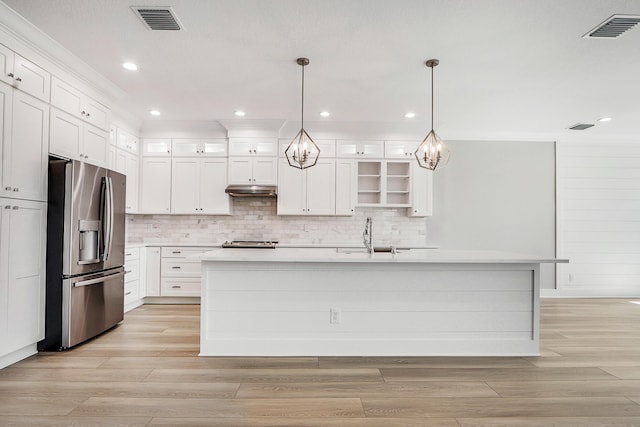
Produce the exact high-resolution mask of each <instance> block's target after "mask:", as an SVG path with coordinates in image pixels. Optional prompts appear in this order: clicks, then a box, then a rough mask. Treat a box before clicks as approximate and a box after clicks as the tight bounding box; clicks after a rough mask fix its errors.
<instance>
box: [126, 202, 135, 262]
mask: <svg viewBox="0 0 640 427" xmlns="http://www.w3.org/2000/svg"><path fill="white" fill-rule="evenodd" d="M127 207H129V206H127ZM131 255H133V254H132V253H131V252H129V253H128V254H125V256H131Z"/></svg>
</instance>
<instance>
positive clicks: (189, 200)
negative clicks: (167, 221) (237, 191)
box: [171, 151, 229, 215]
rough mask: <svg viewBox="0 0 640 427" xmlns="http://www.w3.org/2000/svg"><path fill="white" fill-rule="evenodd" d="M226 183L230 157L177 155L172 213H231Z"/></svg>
mask: <svg viewBox="0 0 640 427" xmlns="http://www.w3.org/2000/svg"><path fill="white" fill-rule="evenodd" d="M174 153H175V151H174ZM226 185H227V159H226V158H216V157H204V158H193V157H179V158H174V159H173V160H172V170H171V213H179V214H209V215H214V214H218V215H228V214H229V196H228V195H227V194H226V193H225V192H224V189H225V187H226Z"/></svg>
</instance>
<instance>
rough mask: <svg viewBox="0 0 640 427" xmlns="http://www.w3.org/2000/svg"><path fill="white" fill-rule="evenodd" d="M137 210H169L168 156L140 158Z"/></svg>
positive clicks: (146, 211)
mask: <svg viewBox="0 0 640 427" xmlns="http://www.w3.org/2000/svg"><path fill="white" fill-rule="evenodd" d="M139 212H140V213H158V214H168V213H170V212H171V159H170V158H162V157H143V158H142V174H141V177H140V206H139Z"/></svg>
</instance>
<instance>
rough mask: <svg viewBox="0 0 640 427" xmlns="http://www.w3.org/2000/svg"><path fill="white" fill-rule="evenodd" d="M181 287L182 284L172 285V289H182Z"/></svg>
mask: <svg viewBox="0 0 640 427" xmlns="http://www.w3.org/2000/svg"><path fill="white" fill-rule="evenodd" d="M181 287H182V286H180V285H173V286H172V287H171V289H180V288H181Z"/></svg>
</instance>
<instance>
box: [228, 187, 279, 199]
mask: <svg viewBox="0 0 640 427" xmlns="http://www.w3.org/2000/svg"><path fill="white" fill-rule="evenodd" d="M224 191H225V193H227V194H228V195H230V196H232V197H277V196H278V188H277V187H276V186H275V185H230V186H228V187H227V188H226V189H225V190H224Z"/></svg>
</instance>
